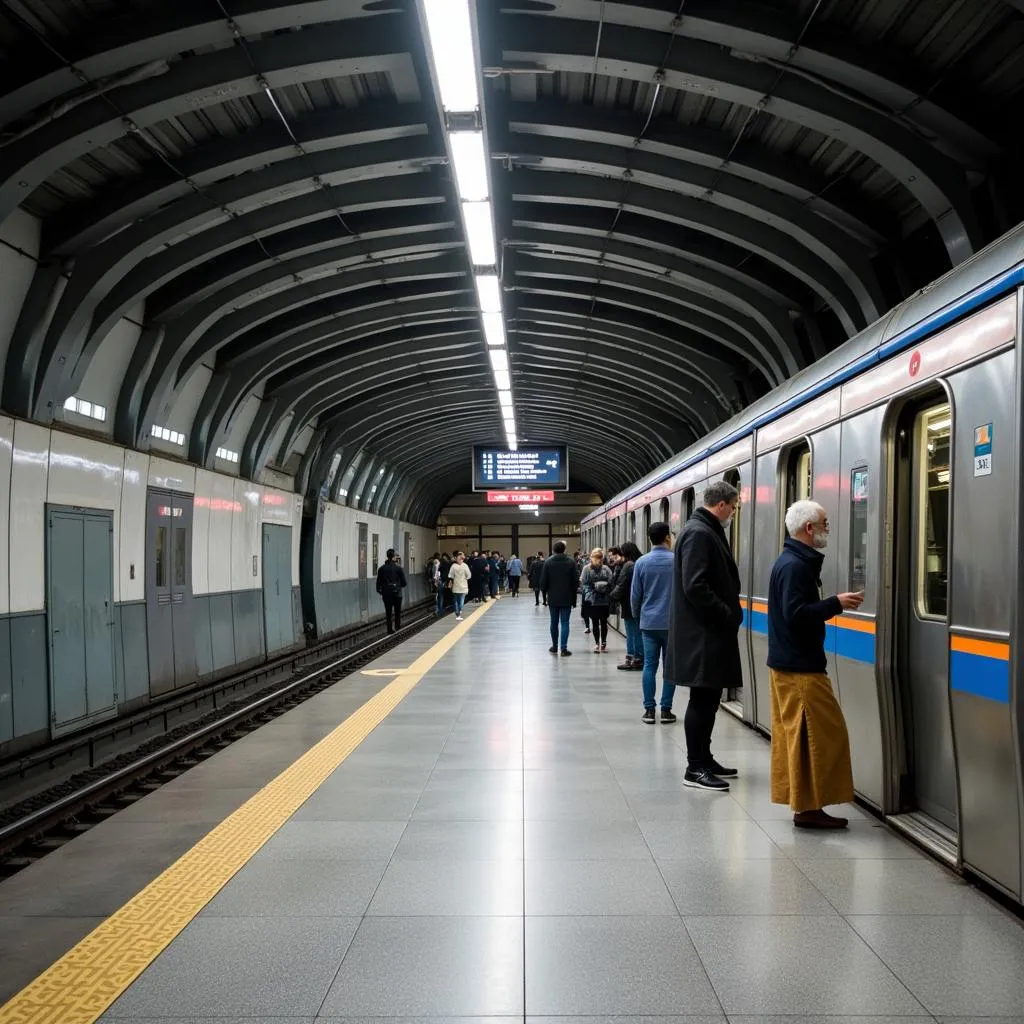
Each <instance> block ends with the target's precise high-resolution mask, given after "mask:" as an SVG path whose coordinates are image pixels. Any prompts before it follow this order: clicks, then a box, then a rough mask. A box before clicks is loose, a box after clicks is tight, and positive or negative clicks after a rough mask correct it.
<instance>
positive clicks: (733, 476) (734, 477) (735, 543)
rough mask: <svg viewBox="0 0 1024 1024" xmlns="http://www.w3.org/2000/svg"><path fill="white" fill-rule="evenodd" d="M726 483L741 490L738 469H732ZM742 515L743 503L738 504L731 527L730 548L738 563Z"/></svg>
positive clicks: (726, 475)
mask: <svg viewBox="0 0 1024 1024" xmlns="http://www.w3.org/2000/svg"><path fill="white" fill-rule="evenodd" d="M725 482H726V483H729V484H732V485H733V487H735V488H736V490H737V491H738V490H740V473H739V470H738V469H730V470H729V472H728V473H726V474H725ZM741 513H742V502H740V501H737V502H736V514H735V515H734V516H733V517H732V524H731V526H730V527H729V547H730V548H731V549H732V557H733V559H734V560H735V561H736V562H739V560H740V515H741Z"/></svg>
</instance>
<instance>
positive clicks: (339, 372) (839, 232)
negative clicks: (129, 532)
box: [0, 0, 1024, 522]
mask: <svg viewBox="0 0 1024 1024" xmlns="http://www.w3.org/2000/svg"><path fill="white" fill-rule="evenodd" d="M423 2H424V0H420V6H417V5H416V3H415V2H413V0H405V2H403V0H375V2H369V3H362V4H361V3H358V2H348V0H309V2H302V0H294V2H284V0H174V2H173V3H168V2H164V0H131V2H115V0H0V132H2V136H0V221H2V220H4V219H5V218H6V217H7V216H8V215H10V214H11V213H12V212H13V211H14V210H15V208H16V207H18V206H21V207H23V208H24V209H25V210H27V211H28V212H29V213H31V214H33V215H34V216H36V217H38V218H40V219H41V221H42V231H43V234H42V251H41V254H40V259H39V264H38V268H37V270H36V274H35V279H34V280H33V283H32V285H31V288H30V290H29V293H28V296H27V298H26V300H25V303H24V305H23V307H22V309H21V313H20V316H19V318H18V322H17V326H16V329H15V332H14V335H13V337H12V340H11V345H10V349H9V352H8V358H7V363H6V369H5V374H4V384H3V395H2V400H3V406H4V408H5V409H7V410H8V411H10V412H13V413H15V414H18V415H23V416H29V417H32V418H35V419H38V420H41V421H43V422H46V421H48V420H50V419H52V418H53V417H54V415H55V411H56V410H59V409H60V408H61V406H62V404H63V402H64V399H65V398H67V397H68V396H69V395H73V394H75V391H76V388H77V387H78V386H79V385H80V383H81V381H82V379H83V377H84V375H85V373H86V371H87V370H88V367H89V365H90V362H91V360H92V358H93V357H94V356H95V354H96V352H97V350H98V349H99V347H100V345H101V344H102V343H103V342H104V339H105V338H106V337H107V335H108V334H109V333H110V331H111V329H112V328H113V327H114V326H115V325H116V324H117V323H118V321H119V320H120V319H121V318H122V317H124V316H125V315H126V313H127V312H128V311H130V310H133V309H137V308H138V307H139V305H140V303H143V304H144V305H143V308H144V316H143V330H142V334H141V338H140V339H139V341H138V343H137V345H136V347H135V351H134V353H133V355H132V357H131V360H130V363H129V365H128V369H127V372H126V374H125V377H124V380H123V382H122V383H121V385H120V393H119V397H118V400H117V405H116V409H115V410H113V431H114V436H115V438H116V439H117V440H119V441H121V442H123V443H126V444H129V445H133V446H138V447H142V448H145V447H146V446H147V444H148V443H149V436H148V431H149V429H150V425H151V424H153V423H158V422H163V421H164V418H165V417H166V415H167V414H168V412H169V411H170V410H172V409H173V408H174V406H175V403H176V401H177V399H178V397H179V396H180V394H181V391H182V386H183V384H184V382H185V381H186V380H187V379H188V378H189V375H190V374H191V373H192V372H193V371H194V370H195V369H196V367H200V366H205V367H207V368H208V369H209V371H211V373H210V377H209V383H208V385H207V386H206V391H205V394H204V395H203V397H202V399H201V401H200V402H199V406H198V410H197V411H196V413H195V416H194V421H193V423H192V427H191V430H189V431H188V432H187V449H186V451H187V456H188V458H189V459H191V460H192V461H194V462H196V463H198V464H200V465H208V466H212V465H213V464H214V458H215V452H216V450H217V448H218V447H219V446H220V445H222V444H223V443H224V439H225V437H226V436H227V435H228V432H229V431H230V430H231V427H232V424H233V422H234V421H235V419H236V418H237V416H238V414H239V409H240V408H241V406H242V403H243V402H244V401H245V400H246V397H247V396H248V395H250V394H252V393H256V394H257V395H259V396H260V404H259V410H258V412H257V414H256V416H255V419H254V420H253V422H252V425H251V427H250V428H249V429H248V433H247V436H246V437H245V439H244V445H242V451H241V462H240V468H241V470H242V472H243V473H245V474H246V475H250V476H255V475H256V474H258V473H259V471H260V470H261V468H262V467H264V466H266V465H270V466H278V467H282V466H286V465H287V464H288V462H289V453H290V452H291V451H292V450H293V445H294V444H295V443H296V442H297V440H298V439H299V438H300V437H301V436H303V433H304V432H305V433H306V435H308V433H309V429H310V428H312V430H313V434H312V440H311V441H310V443H309V444H308V445H307V447H306V448H305V453H304V455H302V457H301V460H298V456H293V457H292V459H291V461H292V463H295V462H296V460H298V464H297V466H294V465H293V469H295V471H296V479H297V486H298V488H299V489H301V490H303V491H305V492H307V493H310V494H313V493H319V492H321V488H322V485H323V484H324V481H325V480H331V481H333V483H334V486H335V487H340V491H339V494H340V496H341V500H346V501H349V502H350V503H354V504H358V505H359V506H360V507H366V508H372V509H375V510H378V511H382V512H388V513H391V514H400V515H403V516H404V517H405V518H409V519H418V520H419V521H424V522H427V521H432V520H433V518H434V517H435V516H436V514H437V512H438V510H439V509H440V508H441V507H442V506H443V505H444V504H445V502H446V501H447V500H448V498H449V497H451V496H452V495H453V494H456V493H458V492H461V491H466V490H468V489H469V457H468V455H469V446H470V445H471V444H473V443H494V444H501V443H503V432H502V427H501V416H500V413H499V407H498V404H497V401H496V395H495V392H494V387H493V381H492V378H491V374H490V367H489V362H488V357H487V350H486V346H485V343H484V340H483V337H482V332H481V329H480V328H481V324H480V318H479V313H478V306H477V298H476V295H475V292H474V287H473V278H472V267H471V265H470V261H469V258H468V255H467V248H466V242H465V238H464V234H463V226H462V220H461V217H460V213H459V207H458V197H457V195H456V190H455V188H454V185H453V182H452V175H451V173H450V168H449V165H448V157H447V152H448V150H447V149H446V145H445V130H444V129H445V120H444V117H445V116H444V114H443V112H442V111H441V108H440V105H439V103H438V99H437V95H438V94H437V92H436V88H435V84H434V82H433V80H432V76H431V66H430V61H429V59H428V57H427V50H426V46H425V43H424V38H425V37H424V31H423V27H422V26H423V24H424V19H423V7H422V3H423ZM426 2H430V0H426ZM473 10H474V19H475V21H474V23H475V28H476V35H477V44H478V55H479V60H480V64H481V67H482V74H483V83H482V92H481V97H482V109H481V111H480V115H479V121H478V125H479V126H481V127H483V128H484V130H485V134H486V139H487V144H488V147H489V152H490V157H491V192H492V195H493V199H494V210H495V228H496V237H497V241H498V248H499V256H498V259H499V272H500V277H501V283H502V288H503V301H504V311H505V319H506V325H507V332H508V351H509V357H510V363H511V369H512V382H513V391H514V396H515V413H516V420H517V423H518V433H519V438H520V443H521V444H537V443H545V442H547V443H565V444H568V445H569V447H570V465H571V467H572V474H573V479H572V484H573V485H574V486H575V487H578V488H579V489H586V490H594V491H597V492H598V493H599V494H601V495H602V496H605V497H607V496H609V495H611V494H613V493H614V492H616V491H617V490H620V489H621V488H622V487H624V486H625V485H626V484H627V483H629V482H630V481H631V480H633V479H635V478H637V477H639V476H641V475H642V474H644V473H645V472H647V471H648V470H650V469H651V468H653V467H654V466H655V465H656V464H658V463H659V462H661V461H663V460H664V459H666V458H668V457H669V456H670V455H671V454H672V453H673V452H675V451H677V450H679V449H680V448H682V447H684V446H686V445H687V444H689V443H690V442H692V441H693V440H694V439H695V438H697V437H699V436H700V435H701V434H703V433H705V432H706V431H708V430H709V429H711V428H712V427H714V426H715V425H716V424H718V423H720V422H722V420H724V419H725V418H727V417H728V416H730V415H731V414H732V413H734V412H736V411H738V410H739V409H740V408H742V406H743V405H745V404H746V403H747V402H749V401H750V400H752V399H753V398H755V397H757V396H758V395H760V394H763V393H764V392H765V391H766V390H768V389H769V388H771V387H774V386H775V385H777V384H779V383H781V382H782V381H784V380H785V379H786V378H788V377H789V376H791V375H792V374H793V373H795V372H796V371H797V370H799V369H800V368H801V367H803V366H805V365H807V363H809V362H811V361H813V360H814V359H815V358H818V357H819V356H821V355H823V354H824V353H825V352H827V351H828V350H829V349H830V348H832V347H834V346H835V345H836V344H838V343H839V342H841V341H842V340H844V339H845V338H846V337H848V336H849V335H850V334H852V333H854V332H856V331H857V330H859V329H861V328H863V327H864V326H866V325H867V324H868V323H870V322H871V321H872V320H873V319H875V318H876V317H878V316H879V315H881V314H882V313H884V312H885V310H886V309H888V308H889V307H890V306H892V305H893V304H894V303H896V302H898V301H900V300H901V299H902V298H904V297H905V296H906V295H907V294H909V293H910V292H911V291H913V290H914V289H915V288H917V287H920V286H921V285H923V284H925V283H926V282H927V281H929V280H931V279H932V278H934V277H935V276H936V275H938V274H940V273H942V272H943V271H944V270H945V269H947V268H948V267H950V266H951V265H955V264H957V263H959V262H961V261H963V260H964V259H966V258H968V257H970V255H971V254H972V253H974V252H976V251H977V250H978V248H980V247H981V246H982V245H984V244H986V243H987V242H989V241H991V240H992V239H993V238H995V237H996V236H997V235H998V234H1000V233H1002V231H1004V230H1006V229H1007V228H1008V227H1010V226H1011V225H1012V224H1013V223H1015V222H1016V221H1017V220H1019V219H1020V218H1021V216H1022V209H1021V203H1020V199H1019V189H1018V188H1017V187H1016V183H1017V180H1018V179H1019V176H1020V174H1021V172H1022V170H1024V158H1022V149H1021V141H1020V134H1021V133H1020V131H1019V128H1018V127H1016V125H1017V120H1018V119H1015V118H1013V117H1011V116H1008V112H1009V111H1012V110H1016V109H1019V106H1020V102H1021V92H1022V85H1024V4H1022V3H1021V2H1019V0H752V2H747V0H620V2H617V3H616V2H608V0H509V2H490V0H476V2H475V3H474V5H473ZM363 492H365V493H363ZM357 495H358V498H357V497H356V496H357Z"/></svg>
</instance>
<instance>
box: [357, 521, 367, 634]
mask: <svg viewBox="0 0 1024 1024" xmlns="http://www.w3.org/2000/svg"><path fill="white" fill-rule="evenodd" d="M368 533H369V528H368V527H367V525H366V523H356V559H357V561H356V566H357V569H358V575H359V621H360V622H369V621H370V590H369V586H370V584H369V580H368V579H367V578H366V558H367V550H366V541H367V535H368Z"/></svg>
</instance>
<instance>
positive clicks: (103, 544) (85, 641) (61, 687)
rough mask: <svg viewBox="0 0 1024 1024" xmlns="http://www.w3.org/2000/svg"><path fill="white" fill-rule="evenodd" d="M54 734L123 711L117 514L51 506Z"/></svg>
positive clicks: (49, 624)
mask: <svg viewBox="0 0 1024 1024" xmlns="http://www.w3.org/2000/svg"><path fill="white" fill-rule="evenodd" d="M46 519H47V524H46V525H47V531H46V618H47V627H48V631H49V648H50V650H49V655H50V657H49V661H50V734H51V736H53V737H54V738H56V737H58V736H62V735H64V734H65V733H67V732H70V731H72V730H74V729H80V728H82V726H84V725H88V724H89V723H91V722H95V721H98V720H100V719H102V718H109V717H111V716H112V715H115V714H116V713H117V700H118V693H117V682H116V680H115V676H114V544H113V533H114V514H113V513H112V512H108V511H94V510H92V509H89V510H85V509H78V508H66V509H64V508H57V507H55V506H47V512H46Z"/></svg>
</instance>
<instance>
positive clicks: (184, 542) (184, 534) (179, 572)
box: [174, 527, 188, 587]
mask: <svg viewBox="0 0 1024 1024" xmlns="http://www.w3.org/2000/svg"><path fill="white" fill-rule="evenodd" d="M187 550H188V531H186V530H183V529H182V528H181V527H175V529H174V585H175V586H176V587H183V586H185V574H186V568H185V553H186V551H187Z"/></svg>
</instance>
